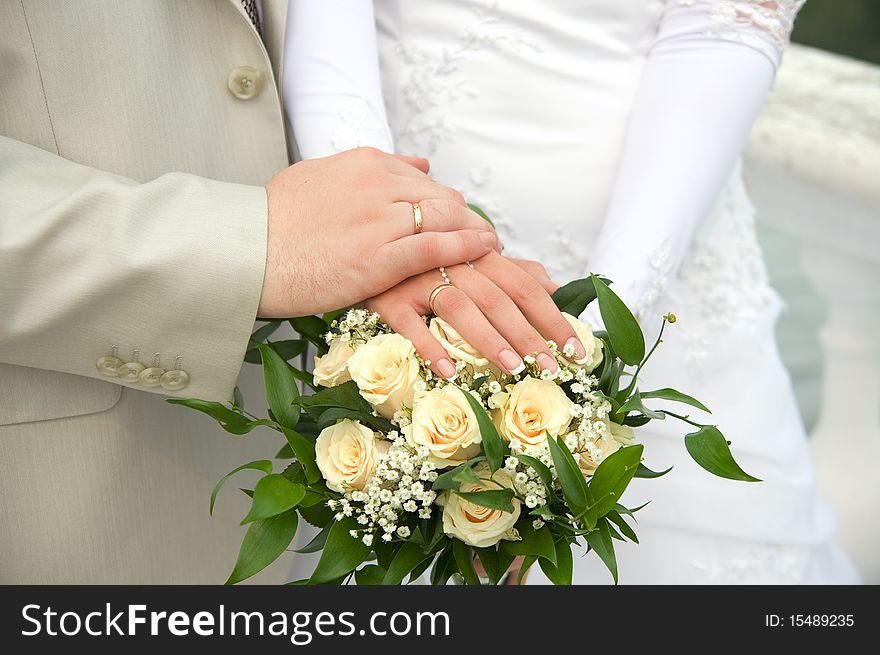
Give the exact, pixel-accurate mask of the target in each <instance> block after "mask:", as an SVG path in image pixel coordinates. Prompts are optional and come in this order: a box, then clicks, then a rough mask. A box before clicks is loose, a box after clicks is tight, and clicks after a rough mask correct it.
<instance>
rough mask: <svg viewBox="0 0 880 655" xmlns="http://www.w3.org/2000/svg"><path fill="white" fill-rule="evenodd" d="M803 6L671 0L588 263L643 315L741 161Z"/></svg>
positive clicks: (781, 1) (791, 1) (793, 0)
mask: <svg viewBox="0 0 880 655" xmlns="http://www.w3.org/2000/svg"><path fill="white" fill-rule="evenodd" d="M802 4H803V0H776V1H775V2H766V1H761V0H744V1H732V0H711V1H706V0H684V1H682V0H667V9H666V11H665V13H664V16H663V19H662V22H661V25H660V27H659V31H658V33H657V37H656V41H655V43H654V45H653V47H652V49H651V52H650V54H649V57H648V61H647V63H646V65H645V71H644V76H643V79H642V81H641V84H640V88H639V90H638V95H637V98H636V101H635V104H634V107H633V110H632V115H631V117H630V122H629V126H628V129H627V134H626V143H625V146H624V151H623V156H622V160H621V162H620V168H619V171H618V175H617V179H616V182H615V186H614V189H613V191H612V195H611V199H610V203H609V206H608V211H607V215H606V220H605V223H604V224H603V227H602V230H601V232H600V235H599V238H598V241H597V243H596V247H595V250H594V256H593V257H592V258H591V261H590V268H591V270H593V271H596V272H598V273H602V274H604V275H607V276H608V277H610V278H611V279H612V280H614V282H615V288H616V290H617V293H618V294H619V295H621V296H622V297H623V298H624V300H626V301H627V303H628V304H629V305H630V307H633V308H635V310H636V313H637V314H639V313H641V314H642V317H644V316H645V314H646V311H647V310H648V308H650V307H651V304H652V302H653V300H655V299H656V296H657V295H658V293H659V292H660V291H662V289H663V287H664V286H665V284H666V277H667V276H670V275H673V274H674V273H675V271H676V270H677V268H678V266H679V264H680V262H681V259H682V256H683V255H684V253H685V250H686V249H687V247H688V244H689V242H690V240H691V238H692V236H693V234H694V231H695V230H696V228H697V227H698V226H699V224H700V222H701V221H702V220H703V219H704V218H705V217H706V216H707V214H708V213H709V211H710V210H711V208H712V206H713V204H714V203H715V201H716V200H717V198H718V195H719V193H720V191H721V189H722V188H723V185H724V184H725V182H726V181H727V179H728V177H729V176H730V174H731V171H732V169H733V167H734V165H735V163H736V161H737V159H738V158H739V156H740V154H741V153H742V151H743V148H744V147H745V144H746V140H747V137H748V135H749V131H750V130H751V127H752V124H753V122H754V121H755V118H756V117H757V115H758V112H759V110H760V108H761V104H762V102H763V100H764V97H765V95H766V94H767V91H768V90H769V89H770V87H771V85H772V83H773V78H774V74H775V72H776V68H777V66H778V65H779V60H780V56H781V52H782V49H783V47H784V46H785V44H786V43H787V41H788V36H789V33H790V31H791V24H792V22H793V20H794V16H795V14H796V13H797V11H798V10H799V9H800V7H801V5H802ZM657 309H658V310H666V309H669V308H665V307H664V308H657Z"/></svg>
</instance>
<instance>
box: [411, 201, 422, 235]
mask: <svg viewBox="0 0 880 655" xmlns="http://www.w3.org/2000/svg"><path fill="white" fill-rule="evenodd" d="M412 207H413V224H414V226H415V234H421V233H422V208H421V207H419V205H418V203H415V202H414V203H412Z"/></svg>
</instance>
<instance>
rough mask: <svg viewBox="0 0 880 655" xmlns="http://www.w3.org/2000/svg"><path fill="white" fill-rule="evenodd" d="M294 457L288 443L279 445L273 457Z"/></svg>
mask: <svg viewBox="0 0 880 655" xmlns="http://www.w3.org/2000/svg"><path fill="white" fill-rule="evenodd" d="M294 457H295V455H294V454H293V449H292V448H291V447H290V444H289V443H286V444H284V445H283V446H281V448H280V449H279V450H278V452H277V453H275V459H293V458H294Z"/></svg>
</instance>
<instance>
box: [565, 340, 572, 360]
mask: <svg viewBox="0 0 880 655" xmlns="http://www.w3.org/2000/svg"><path fill="white" fill-rule="evenodd" d="M562 354H563V355H565V356H566V357H567V358H568V359H571V358H572V357H574V344H571V343H567V344H565V345H564V346H563V347H562Z"/></svg>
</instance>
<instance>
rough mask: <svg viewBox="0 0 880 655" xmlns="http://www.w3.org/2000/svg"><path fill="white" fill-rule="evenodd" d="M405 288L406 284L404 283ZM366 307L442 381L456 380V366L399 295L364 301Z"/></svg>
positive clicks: (392, 294)
mask: <svg viewBox="0 0 880 655" xmlns="http://www.w3.org/2000/svg"><path fill="white" fill-rule="evenodd" d="M404 284H407V283H406V282H404ZM367 307H368V308H369V309H370V311H374V312H376V313H377V314H379V316H381V317H382V320H383V321H384V322H385V323H386V324H387V325H388V327H390V328H391V329H392V330H394V331H395V332H397V333H398V334H400V335H402V336H404V337H406V338H407V339H409V340H410V341H412V343H413V345H414V346H415V348H416V351H418V353H419V355H421V357H422V359H423V360H425V361H426V362H431V363H430V367H431V370H432V371H434V373H435V374H436V375H438V376H439V377H441V378H443V379H444V380H451V379H452V378H454V377H455V364H454V363H453V362H452V359H450V357H449V355H448V354H447V352H446V350H444V348H443V346H441V345H440V342H439V341H437V339H435V338H434V335H432V334H431V332H430V331H429V330H428V326H427V325H425V321H424V319H422V317H421V316H420V315H419V313H418V311H416V309H415V308H414V307H413V305H412V304H410V303H408V302H407V301H406V300H405V299H404V298H403V297H402V294H397V293H395V292H393V291H392V292H390V293H386V294H383V295H382V296H380V297H379V298H375V299H372V300H368V301H367Z"/></svg>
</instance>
